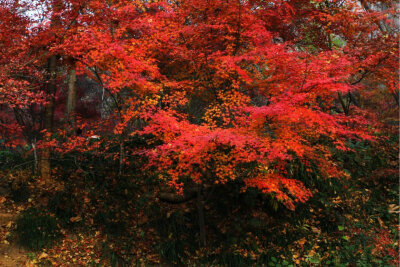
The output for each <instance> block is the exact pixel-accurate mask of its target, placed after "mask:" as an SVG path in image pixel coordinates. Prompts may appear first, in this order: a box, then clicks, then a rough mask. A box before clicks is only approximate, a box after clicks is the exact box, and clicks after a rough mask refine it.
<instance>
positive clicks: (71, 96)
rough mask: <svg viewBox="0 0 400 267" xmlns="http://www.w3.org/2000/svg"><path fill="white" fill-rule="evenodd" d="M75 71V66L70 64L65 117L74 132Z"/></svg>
mask: <svg viewBox="0 0 400 267" xmlns="http://www.w3.org/2000/svg"><path fill="white" fill-rule="evenodd" d="M75 112H76V73H75V66H72V68H71V70H70V71H69V74H68V97H67V109H66V117H67V121H68V123H69V124H70V125H71V128H72V131H73V133H74V134H75V133H76V114H75Z"/></svg>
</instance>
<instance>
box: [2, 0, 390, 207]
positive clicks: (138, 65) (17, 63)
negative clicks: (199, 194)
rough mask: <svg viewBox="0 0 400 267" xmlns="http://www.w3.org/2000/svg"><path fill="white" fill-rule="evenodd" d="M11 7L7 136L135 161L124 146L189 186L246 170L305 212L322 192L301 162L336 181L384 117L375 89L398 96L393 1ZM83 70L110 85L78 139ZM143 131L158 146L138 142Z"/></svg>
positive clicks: (5, 5) (86, 97) (6, 38)
mask: <svg viewBox="0 0 400 267" xmlns="http://www.w3.org/2000/svg"><path fill="white" fill-rule="evenodd" d="M0 6H1V8H0V17H1V21H2V23H1V24H0V42H1V44H2V45H1V47H0V53H1V54H0V62H1V66H0V105H1V107H2V111H1V112H2V113H1V120H0V129H1V133H2V136H3V137H2V138H4V139H5V140H8V142H10V144H11V143H12V142H14V143H15V142H17V138H16V137H15V136H17V135H18V134H19V136H22V135H24V136H25V139H29V138H31V139H32V136H34V137H35V138H37V139H38V140H42V142H41V144H42V146H46V145H47V146H51V147H53V148H55V149H56V151H58V152H62V153H67V152H71V151H88V150H91V151H93V153H100V154H101V153H104V152H105V151H106V150H107V149H109V148H110V147H111V146H112V145H113V144H115V143H119V144H122V146H121V147H122V148H124V150H125V151H124V152H122V149H121V151H119V152H118V153H116V154H115V158H118V157H119V158H120V159H122V160H121V162H122V163H123V164H125V165H126V167H129V160H128V159H127V157H123V154H130V155H135V156H138V155H139V156H141V157H143V158H145V159H146V160H147V161H146V164H145V166H144V167H145V168H146V169H147V170H148V171H150V172H153V173H155V174H156V175H157V177H159V179H161V180H162V181H163V182H165V183H167V184H169V185H171V186H173V187H175V188H176V189H177V191H178V192H182V190H183V189H184V185H185V184H186V183H197V184H208V185H210V184H224V183H226V182H228V181H230V180H240V181H242V182H243V185H244V187H243V189H244V190H245V189H246V188H248V187H255V188H258V189H260V190H261V191H262V192H264V193H268V194H272V195H273V196H275V197H276V198H277V199H278V200H280V201H282V202H283V203H284V204H285V205H286V206H287V207H288V208H291V209H293V208H294V204H295V203H296V202H305V201H306V200H307V199H308V198H310V196H311V190H310V189H309V188H306V186H305V185H304V184H303V183H302V181H301V177H296V176H295V174H294V172H293V171H292V170H291V169H290V166H291V164H292V162H293V161H294V160H297V161H299V162H301V164H302V165H304V166H305V168H306V169H307V170H308V171H309V172H313V171H315V168H314V167H316V168H317V169H318V173H319V175H320V176H321V177H324V178H331V177H344V176H346V174H345V172H344V171H343V170H342V169H341V167H340V164H339V163H338V162H337V161H336V160H335V157H334V156H333V151H334V149H339V150H344V151H346V150H348V149H349V148H348V146H347V144H348V142H349V141H351V140H369V141H374V140H375V139H376V137H375V133H376V132H378V131H379V127H380V126H381V121H379V117H377V116H375V115H374V114H372V113H371V112H370V110H369V109H368V108H367V107H366V106H365V105H363V103H360V101H361V100H362V99H363V98H362V97H363V96H366V97H368V96H371V95H373V96H374V95H376V94H378V93H379V94H380V95H382V99H383V100H382V101H387V102H388V103H392V102H393V98H390V97H391V96H394V99H397V98H398V79H397V77H398V68H397V67H398V66H397V64H398V40H397V28H396V25H395V23H394V21H393V19H394V18H395V16H396V14H395V10H394V8H395V5H394V4H393V3H392V2H390V1H350V0H347V1H334V0H332V1H322V0H318V1H300V0H287V1H283V0H273V1H261V0H208V1H205V0H182V1H126V0H121V1H103V0H86V1H84V0H81V1H77V0H68V1H57V0H52V1H50V0H48V1H40V3H23V2H18V1H5V0H3V1H1V5H0ZM27 10H28V12H27ZM29 12H31V13H29ZM32 12H33V13H34V14H36V13H37V14H36V15H32V14H33V13H32ZM29 14H30V15H29ZM54 55H56V56H57V74H56V76H57V77H56V80H57V83H56V84H57V91H56V92H55V94H54V95H53V96H49V93H48V91H46V88H47V87H46V86H47V84H48V81H46V79H48V75H47V74H46V72H45V71H44V66H45V65H46V62H47V60H48V59H49V58H50V57H51V56H54ZM71 68H73V69H76V71H77V74H78V76H79V75H80V76H81V77H85V79H89V80H91V81H93V82H94V83H96V84H97V85H98V86H100V87H101V90H100V91H101V93H100V95H95V96H93V94H92V95H90V94H89V93H88V92H85V91H82V90H81V92H80V94H81V97H79V98H78V100H77V101H78V106H77V110H76V113H77V117H78V122H77V124H78V126H79V128H80V129H82V130H83V132H82V134H81V135H78V136H75V135H71V134H70V132H69V131H66V130H65V128H64V127H62V125H65V120H64V109H65V107H64V105H65V104H64V103H63V101H64V100H65V94H66V93H65V83H64V82H63V81H64V80H65V79H66V74H65V70H67V69H71ZM366 81H368V84H374V86H373V88H371V86H368V85H367V83H366ZM378 87H379V88H381V89H379V90H378V89H376V88H378ZM378 91H379V92H378ZM51 97H53V98H54V101H56V103H58V104H57V105H56V106H55V113H54V116H55V118H54V119H55V121H56V124H57V125H59V126H58V127H57V130H55V131H56V132H58V133H59V134H58V135H57V136H56V135H53V136H52V137H51V136H50V135H49V134H47V135H46V134H45V133H44V131H42V130H43V123H42V122H41V119H40V118H41V114H42V109H43V106H45V105H46V104H47V103H48V101H51ZM85 101H86V102H85ZM96 101H97V102H96ZM98 102H101V104H100V106H101V107H99V108H97V110H90V108H89V107H90V106H95V105H97V104H96V103H98ZM397 103H398V102H397ZM385 105H389V104H387V103H386V104H385ZM390 105H391V104H390ZM105 110H106V111H105ZM11 130H12V133H13V134H11V135H10V134H9V133H11ZM15 133H18V134H15ZM32 133H34V134H32ZM92 135H98V136H101V138H100V141H97V142H93V140H91V139H90V138H88V137H90V136H92ZM60 136H61V137H60ZM110 136H112V137H110ZM138 136H141V137H143V138H145V140H146V145H144V146H141V147H139V148H137V147H135V148H129V147H128V146H127V145H124V144H126V143H127V142H128V141H129V140H130V139H132V138H134V137H138ZM18 140H19V139H18ZM28 141H29V142H31V141H30V140H28ZM100 143H101V144H102V145H100Z"/></svg>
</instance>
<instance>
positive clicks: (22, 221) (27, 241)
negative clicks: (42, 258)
mask: <svg viewBox="0 0 400 267" xmlns="http://www.w3.org/2000/svg"><path fill="white" fill-rule="evenodd" d="M16 224H17V228H16V230H15V235H16V238H17V240H18V242H19V243H20V244H21V245H22V246H24V247H26V248H28V249H31V250H40V249H42V248H43V247H47V246H50V245H51V244H52V243H53V242H54V241H55V240H57V239H58V238H60V237H61V233H60V229H59V226H58V223H57V219H56V218H55V217H54V216H51V215H49V214H48V213H46V212H44V211H41V210H38V209H35V208H29V209H28V210H26V211H24V212H23V213H21V214H20V216H19V217H18V218H17V221H16Z"/></svg>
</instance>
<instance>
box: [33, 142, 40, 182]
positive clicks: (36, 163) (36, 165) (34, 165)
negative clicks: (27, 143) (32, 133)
mask: <svg viewBox="0 0 400 267" xmlns="http://www.w3.org/2000/svg"><path fill="white" fill-rule="evenodd" d="M32 149H33V158H34V162H33V174H34V175H35V176H36V175H37V173H38V162H39V159H38V154H37V149H36V138H35V139H34V140H33V141H32Z"/></svg>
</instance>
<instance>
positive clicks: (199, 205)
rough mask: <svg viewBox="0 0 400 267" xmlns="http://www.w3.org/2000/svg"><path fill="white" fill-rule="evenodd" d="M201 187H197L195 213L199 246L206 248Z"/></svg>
mask: <svg viewBox="0 0 400 267" xmlns="http://www.w3.org/2000/svg"><path fill="white" fill-rule="evenodd" d="M201 189H202V185H201V184H199V185H198V187H197V212H198V216H199V230H200V244H201V245H202V246H204V247H205V246H206V244H207V242H206V223H205V219H204V199H203V194H202V192H201V191H202V190H201Z"/></svg>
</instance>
